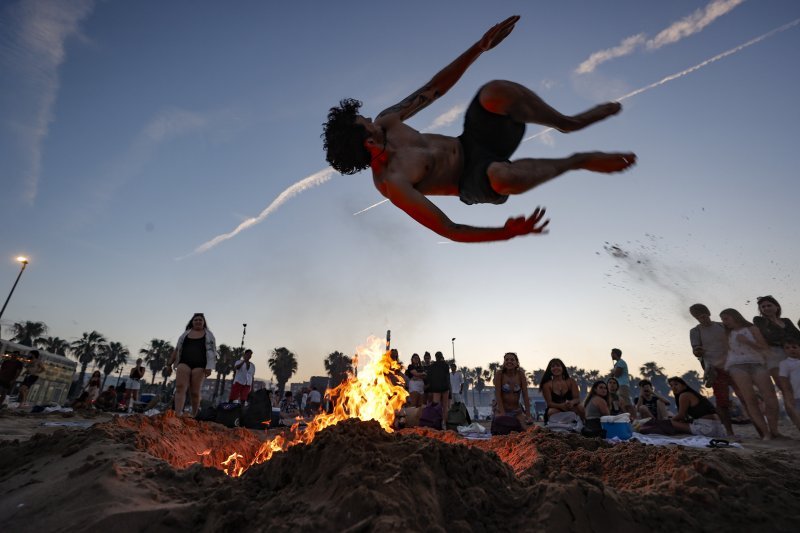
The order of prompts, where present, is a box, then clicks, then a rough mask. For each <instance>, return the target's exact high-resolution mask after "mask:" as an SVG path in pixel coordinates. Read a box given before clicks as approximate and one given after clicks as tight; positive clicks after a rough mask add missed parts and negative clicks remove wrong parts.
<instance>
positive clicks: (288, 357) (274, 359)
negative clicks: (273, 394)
mask: <svg viewBox="0 0 800 533" xmlns="http://www.w3.org/2000/svg"><path fill="white" fill-rule="evenodd" d="M267 364H268V365H269V368H270V370H272V374H273V375H274V376H275V381H277V382H278V392H279V393H280V396H281V397H282V396H283V389H284V388H285V387H286V382H287V381H289V378H291V377H292V374H294V373H295V372H297V358H296V357H295V355H294V354H293V353H292V352H290V351H289V349H288V348H284V347H281V348H275V349H274V350H272V356H271V357H270V358H269V359H268V360H267Z"/></svg>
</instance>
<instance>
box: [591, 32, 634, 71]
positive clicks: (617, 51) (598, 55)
mask: <svg viewBox="0 0 800 533" xmlns="http://www.w3.org/2000/svg"><path fill="white" fill-rule="evenodd" d="M644 42H645V34H644V33H639V34H637V35H632V36H630V37H628V38H626V39H623V41H622V42H621V43H620V44H619V45H617V46H615V47H614V48H608V49H606V50H600V51H599V52H595V53H593V54H592V55H590V56H589V59H587V60H586V61H584V62H583V63H581V64H580V65H578V68H576V69H575V73H576V74H588V73H589V72H592V71H594V69H596V68H597V66H598V65H600V64H601V63H605V62H606V61H609V60H611V59H614V58H615V57H622V56H626V55H629V54H632V53H633V52H634V50H636V48H638V47H639V46H641V45H642V44H644Z"/></svg>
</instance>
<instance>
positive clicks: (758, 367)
mask: <svg viewBox="0 0 800 533" xmlns="http://www.w3.org/2000/svg"><path fill="white" fill-rule="evenodd" d="M727 370H728V374H730V376H731V377H733V376H734V375H735V374H741V373H744V374H747V375H749V376H750V377H751V378H752V377H755V376H757V375H759V374H761V373H762V372H766V371H767V367H766V366H764V364H763V363H742V364H739V365H731V366H729V367H728V368H727Z"/></svg>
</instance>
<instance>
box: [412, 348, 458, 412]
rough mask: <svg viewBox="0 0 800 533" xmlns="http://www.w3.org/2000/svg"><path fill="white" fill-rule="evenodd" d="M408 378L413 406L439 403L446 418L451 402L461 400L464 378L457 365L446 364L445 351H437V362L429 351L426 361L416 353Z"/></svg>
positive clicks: (424, 356)
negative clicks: (432, 358)
mask: <svg viewBox="0 0 800 533" xmlns="http://www.w3.org/2000/svg"><path fill="white" fill-rule="evenodd" d="M405 377H406V386H407V388H408V405H409V406H410V407H421V406H422V405H423V404H424V405H428V404H438V405H440V406H441V409H442V413H443V414H445V415H446V413H447V411H448V409H449V408H450V401H451V400H454V401H461V393H462V389H463V386H464V377H463V376H462V375H461V372H459V371H458V369H457V368H456V364H455V363H454V362H451V363H449V364H448V363H447V361H445V359H444V354H442V352H436V353H435V354H434V360H433V361H432V360H431V354H430V352H425V353H424V355H423V357H422V359H420V357H419V354H416V353H415V354H413V355H412V356H411V363H409V365H408V367H407V368H406V373H405Z"/></svg>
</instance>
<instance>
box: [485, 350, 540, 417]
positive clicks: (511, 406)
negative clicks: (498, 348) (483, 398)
mask: <svg viewBox="0 0 800 533" xmlns="http://www.w3.org/2000/svg"><path fill="white" fill-rule="evenodd" d="M493 383H494V394H495V415H496V416H513V417H515V418H516V419H517V420H519V423H520V424H522V427H525V426H528V425H531V424H533V419H532V418H531V414H530V405H531V402H530V398H528V378H527V377H525V371H524V370H522V368H521V367H520V366H519V358H518V357H517V354H515V353H514V352H508V353H506V354H505V355H504V356H503V366H501V367H500V369H499V370H498V371H497V372H495V374H494V379H493ZM520 400H522V402H520Z"/></svg>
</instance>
